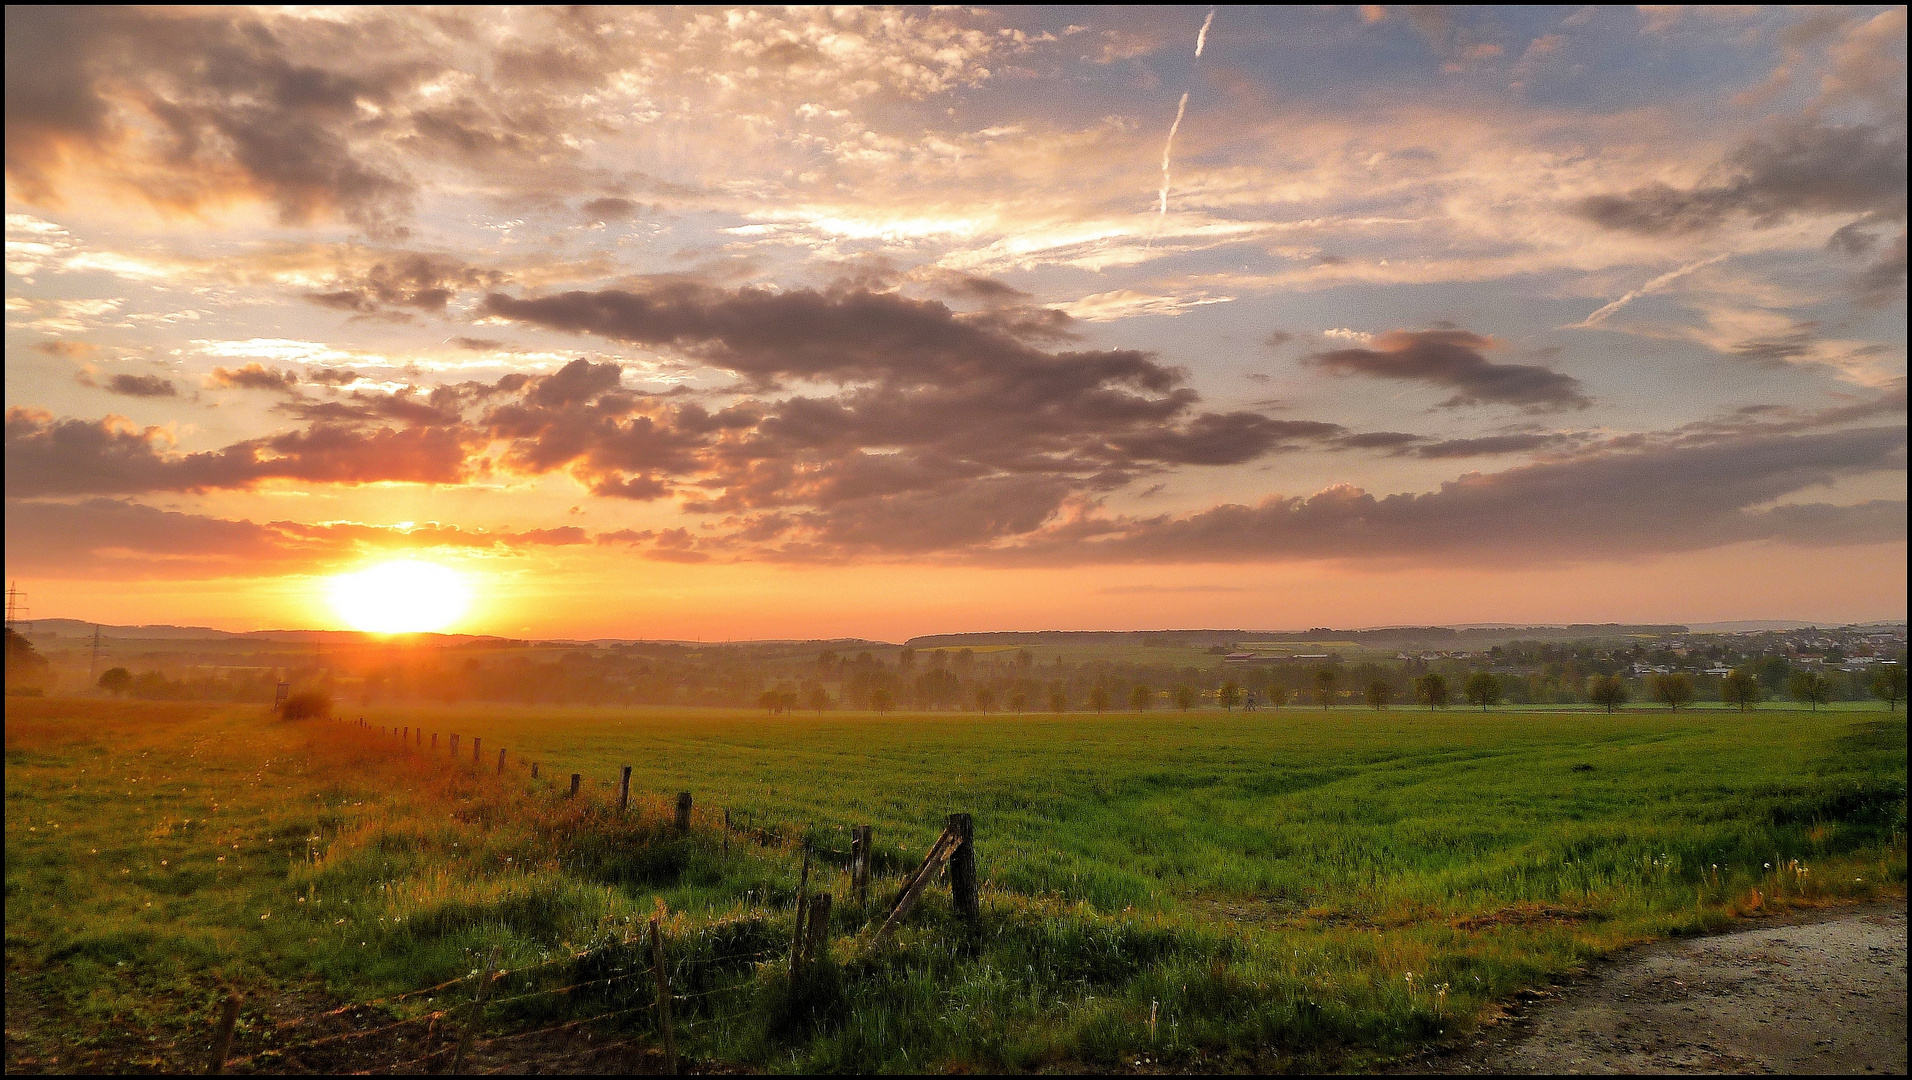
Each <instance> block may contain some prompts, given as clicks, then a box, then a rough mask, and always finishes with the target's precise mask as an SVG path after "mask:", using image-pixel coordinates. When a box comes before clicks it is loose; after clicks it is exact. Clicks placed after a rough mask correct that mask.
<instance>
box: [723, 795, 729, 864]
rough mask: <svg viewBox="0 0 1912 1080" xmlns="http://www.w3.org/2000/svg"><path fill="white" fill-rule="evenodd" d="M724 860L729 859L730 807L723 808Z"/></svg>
mask: <svg viewBox="0 0 1912 1080" xmlns="http://www.w3.org/2000/svg"><path fill="white" fill-rule="evenodd" d="M724 858H726V859H728V858H730V807H728V806H726V807H724Z"/></svg>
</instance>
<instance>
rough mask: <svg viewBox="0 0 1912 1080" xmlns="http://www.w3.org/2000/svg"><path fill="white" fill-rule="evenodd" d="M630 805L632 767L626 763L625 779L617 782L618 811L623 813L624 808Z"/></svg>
mask: <svg viewBox="0 0 1912 1080" xmlns="http://www.w3.org/2000/svg"><path fill="white" fill-rule="evenodd" d="M629 805H631V767H630V766H629V765H626V766H624V777H623V779H621V780H619V781H618V782H617V812H618V813H619V814H622V813H623V812H624V808H625V807H627V806H629Z"/></svg>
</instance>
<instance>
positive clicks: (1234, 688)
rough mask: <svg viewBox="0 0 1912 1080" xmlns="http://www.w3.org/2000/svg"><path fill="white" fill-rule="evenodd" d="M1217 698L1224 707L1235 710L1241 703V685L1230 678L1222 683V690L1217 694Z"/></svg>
mask: <svg viewBox="0 0 1912 1080" xmlns="http://www.w3.org/2000/svg"><path fill="white" fill-rule="evenodd" d="M1215 700H1217V701H1219V702H1221V706H1222V708H1224V709H1227V710H1228V711H1229V712H1234V711H1235V706H1237V705H1240V704H1241V687H1240V686H1239V685H1237V684H1236V682H1235V680H1233V679H1230V680H1228V681H1227V682H1225V683H1223V684H1222V688H1221V692H1220V693H1219V694H1217V695H1216V697H1215Z"/></svg>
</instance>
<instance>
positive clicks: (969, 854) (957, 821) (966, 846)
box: [943, 814, 983, 931]
mask: <svg viewBox="0 0 1912 1080" xmlns="http://www.w3.org/2000/svg"><path fill="white" fill-rule="evenodd" d="M943 826H944V828H945V829H946V830H948V831H949V832H951V833H954V834H955V835H956V850H954V851H952V852H950V853H949V892H950V898H951V899H952V900H954V901H955V902H956V914H958V915H960V916H962V919H963V921H964V922H966V923H968V924H969V928H970V930H972V931H974V930H976V929H977V928H978V927H979V926H981V924H982V914H983V913H982V901H981V898H980V897H979V896H978V895H977V882H976V830H975V826H974V825H973V824H972V823H971V821H970V817H969V815H968V814H951V815H949V816H948V817H947V818H945V819H943Z"/></svg>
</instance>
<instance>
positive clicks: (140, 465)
mask: <svg viewBox="0 0 1912 1080" xmlns="http://www.w3.org/2000/svg"><path fill="white" fill-rule="evenodd" d="M466 437H467V436H466V434H465V433H462V432H458V431H453V430H448V429H444V428H423V427H420V428H407V429H403V430H398V429H393V428H389V427H382V428H376V429H366V428H359V427H344V426H336V425H323V424H322V425H314V426H313V427H310V428H306V429H304V430H299V431H293V432H288V433H285V434H281V435H271V436H266V437H264V438H258V439H248V440H245V441H242V442H238V443H234V444H232V445H230V446H227V447H224V448H222V449H220V450H214V451H203V452H200V453H191V454H178V453H172V452H170V447H171V438H170V436H169V434H168V432H167V431H166V430H165V429H163V428H159V427H146V428H140V427H137V426H135V425H134V424H132V423H131V422H130V421H127V420H126V419H125V418H124V417H117V416H109V417H106V418H105V419H102V420H97V421H87V420H77V419H59V420H56V419H54V417H53V416H52V414H50V413H48V412H46V411H44V410H39V409H26V408H19V407H15V408H11V409H8V410H7V420H6V488H7V494H8V496H9V497H22V498H34V497H45V496H73V495H121V494H136V493H141V492H154V491H204V490H209V489H214V488H245V487H251V486H253V485H256V484H259V483H261V482H264V481H269V480H296V481H301V482H306V483H329V484H365V483H374V482H381V481H398V482H406V483H423V484H449V483H457V482H459V481H462V480H465V479H468V478H469V477H470V475H471V473H472V470H473V468H475V467H476V466H475V464H473V463H468V462H467V451H468V449H469V447H468V446H467V445H466V442H465V441H464V440H465V438H466Z"/></svg>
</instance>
